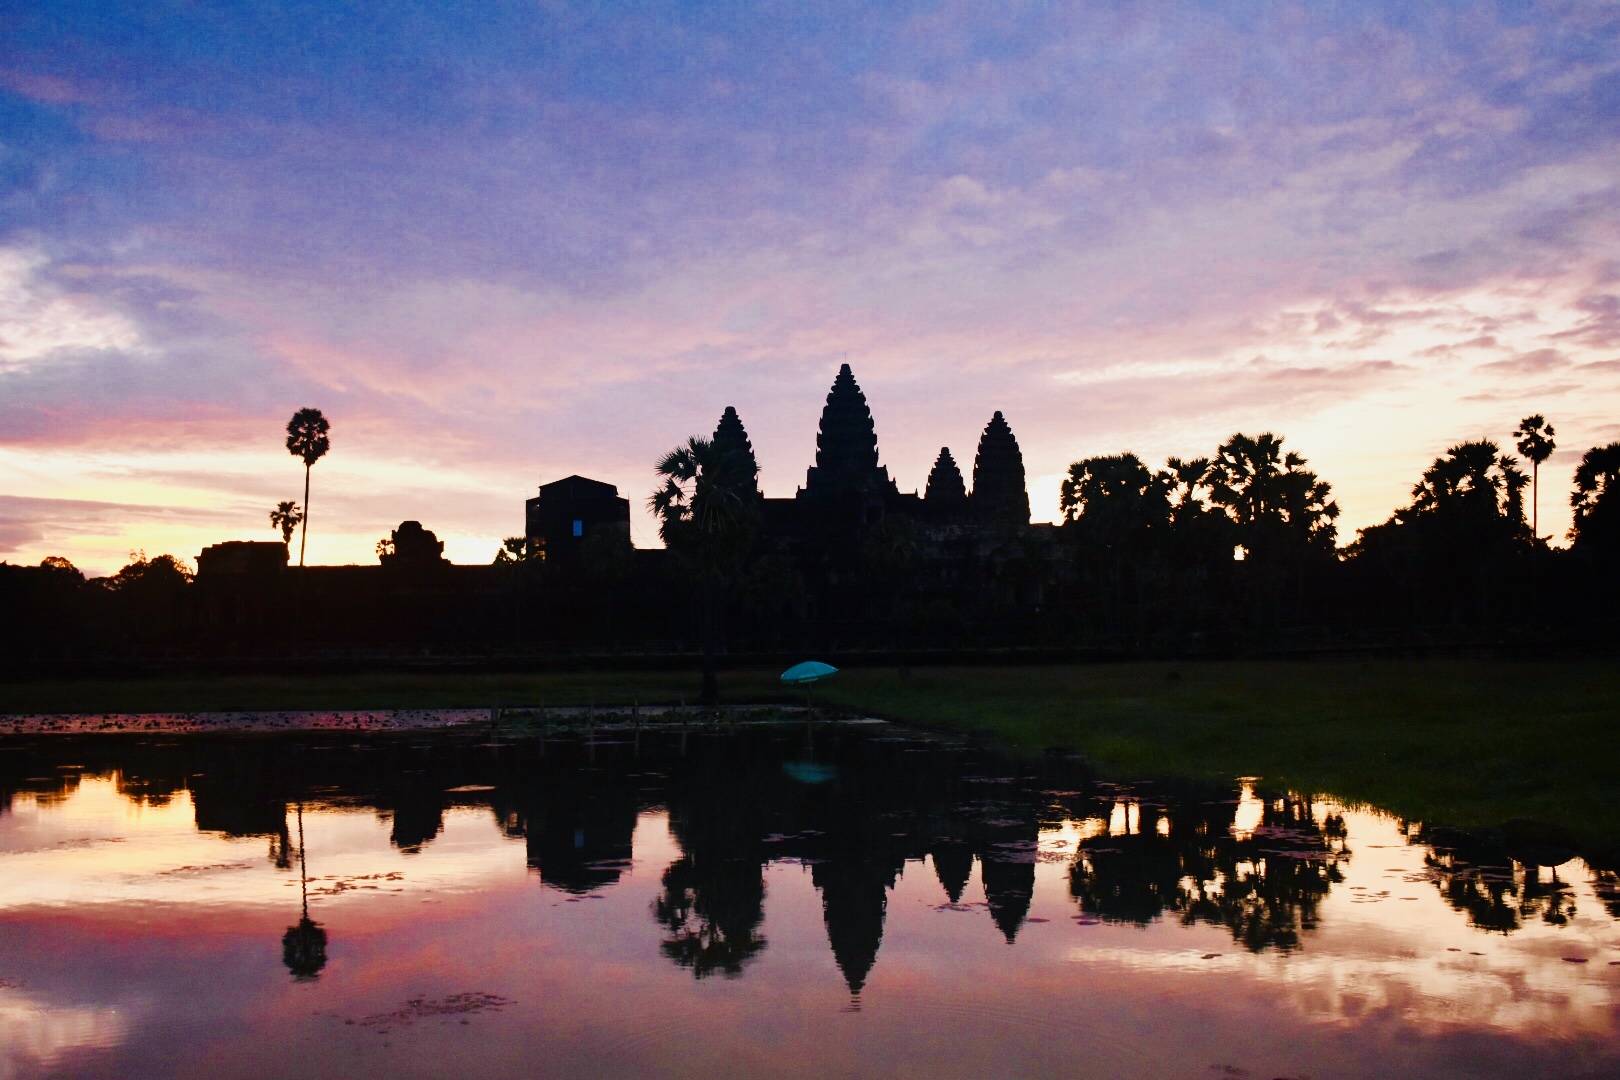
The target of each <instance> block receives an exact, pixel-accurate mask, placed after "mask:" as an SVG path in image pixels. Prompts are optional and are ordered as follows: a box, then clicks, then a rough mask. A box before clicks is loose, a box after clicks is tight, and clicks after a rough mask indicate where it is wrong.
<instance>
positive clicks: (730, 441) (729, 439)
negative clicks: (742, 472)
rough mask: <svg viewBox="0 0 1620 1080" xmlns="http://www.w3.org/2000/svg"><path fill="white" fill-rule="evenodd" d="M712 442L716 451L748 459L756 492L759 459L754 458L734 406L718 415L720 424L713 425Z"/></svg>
mask: <svg viewBox="0 0 1620 1080" xmlns="http://www.w3.org/2000/svg"><path fill="white" fill-rule="evenodd" d="M712 441H713V443H714V446H715V448H716V449H730V450H733V451H735V452H737V453H739V454H743V455H745V456H746V457H747V458H748V463H749V466H750V467H751V469H752V472H753V475H754V477H755V478H756V479H755V485H754V486H755V489H756V490H757V489H758V487H759V484H758V477H759V459H757V458H756V457H754V444H753V443H752V442H750V441H749V440H748V429H747V428H745V427H743V422H742V417H740V416H738V415H737V409H736V407H735V406H732V405H727V406H726V411H725V412H723V413H721V414H720V423H718V424H716V425H715V428H714V439H713V440H712Z"/></svg>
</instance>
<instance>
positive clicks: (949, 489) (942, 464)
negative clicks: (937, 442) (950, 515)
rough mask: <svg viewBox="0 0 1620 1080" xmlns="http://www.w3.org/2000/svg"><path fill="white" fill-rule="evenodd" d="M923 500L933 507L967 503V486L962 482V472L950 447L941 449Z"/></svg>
mask: <svg viewBox="0 0 1620 1080" xmlns="http://www.w3.org/2000/svg"><path fill="white" fill-rule="evenodd" d="M923 498H924V499H926V500H927V501H928V503H929V505H931V506H932V505H939V506H947V505H954V504H956V503H965V502H967V485H966V484H964V483H963V482H962V470H961V469H959V468H957V467H956V459H955V458H953V457H952V456H951V449H950V447H948V446H942V447H940V448H939V457H937V458H935V459H934V467H933V469H932V470H931V471H930V472H929V473H928V487H927V488H925V489H924V490H923Z"/></svg>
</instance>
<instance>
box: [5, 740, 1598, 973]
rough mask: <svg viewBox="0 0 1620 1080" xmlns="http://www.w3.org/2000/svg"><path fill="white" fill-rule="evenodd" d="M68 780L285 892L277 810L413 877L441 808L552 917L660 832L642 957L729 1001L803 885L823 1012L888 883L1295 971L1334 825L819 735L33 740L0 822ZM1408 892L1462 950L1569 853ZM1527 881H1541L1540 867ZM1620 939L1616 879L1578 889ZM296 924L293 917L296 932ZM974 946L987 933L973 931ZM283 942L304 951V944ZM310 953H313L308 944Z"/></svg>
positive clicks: (1340, 859)
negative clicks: (1462, 925)
mask: <svg viewBox="0 0 1620 1080" xmlns="http://www.w3.org/2000/svg"><path fill="white" fill-rule="evenodd" d="M84 776H110V777H113V778H114V779H115V780H116V785H117V790H118V792H119V793H121V795H122V796H123V797H124V798H126V799H129V800H131V801H133V802H138V803H143V804H148V805H164V804H167V803H169V802H170V801H172V800H173V799H174V798H175V797H176V796H177V795H179V794H181V793H185V794H186V795H188V796H189V799H190V802H191V804H192V807H193V811H194V814H195V824H196V827H197V828H198V829H199V830H202V831H208V832H216V833H220V834H222V835H226V836H230V837H252V838H260V839H262V840H264V841H265V844H266V854H267V857H268V858H269V859H270V860H271V862H272V863H274V865H276V866H277V867H278V868H280V869H282V870H284V871H286V872H288V873H297V872H298V870H299V866H298V859H297V858H296V856H297V854H298V852H299V851H300V850H301V848H300V845H299V844H298V841H297V835H296V832H293V833H291V834H290V833H289V826H290V822H292V821H294V820H296V815H295V810H296V807H297V805H298V804H299V803H300V802H305V803H311V804H313V805H316V806H318V807H324V808H326V809H328V810H330V809H332V808H334V807H343V808H348V809H352V810H359V811H369V812H371V813H374V814H376V815H377V816H378V817H379V818H380V819H382V820H383V821H384V822H385V823H386V827H387V830H388V836H389V839H390V841H391V843H392V844H393V845H394V846H395V847H396V848H398V849H399V850H400V851H402V852H407V853H411V852H415V853H420V854H425V853H427V852H429V851H430V850H431V848H432V845H433V844H434V842H435V840H436V838H437V837H438V836H439V835H440V833H441V832H442V829H443V827H444V822H445V820H446V815H447V813H448V812H449V811H450V810H452V809H453V808H456V807H472V808H478V809H480V810H481V811H482V812H485V813H487V814H488V815H489V816H490V818H491V820H492V823H493V825H494V826H495V828H496V829H497V830H498V831H499V833H500V834H502V835H504V836H506V837H509V838H511V839H512V840H513V841H514V842H520V843H522V844H523V846H524V853H525V862H526V863H527V865H528V867H529V868H530V872H531V873H532V874H533V875H534V876H535V878H536V879H537V881H538V883H539V885H540V886H541V887H542V888H545V889H555V890H559V891H561V892H564V893H567V894H568V895H570V896H585V895H589V894H593V893H598V892H601V891H602V890H606V889H612V888H615V887H619V886H620V883H621V880H622V879H623V877H624V875H625V873H626V871H627V870H628V868H629V867H630V865H631V855H632V841H633V837H634V833H635V830H636V827H637V821H638V817H639V816H640V815H643V814H645V813H646V812H647V811H649V810H655V809H658V810H664V811H667V820H668V826H669V833H670V837H671V839H672V840H673V843H674V846H675V854H674V856H673V857H672V858H671V859H670V860H669V861H668V863H667V865H666V866H664V867H663V869H662V871H661V873H660V875H659V877H658V881H657V888H656V892H655V894H654V895H653V896H652V897H651V898H650V899H649V902H648V906H647V909H646V910H647V912H648V915H649V916H650V918H652V919H653V920H655V921H656V923H657V924H658V926H659V927H660V930H661V943H660V946H659V948H660V950H661V952H662V954H663V955H664V956H665V957H667V958H668V959H669V960H670V961H671V962H672V963H674V964H677V965H679V966H680V967H682V968H684V969H686V970H688V971H690V972H691V973H692V974H693V975H694V976H695V977H697V978H706V977H709V976H721V977H736V976H740V975H743V974H745V973H746V972H747V970H748V968H749V965H750V964H751V963H752V962H753V961H754V960H755V959H757V958H758V957H760V956H761V955H763V954H764V953H765V952H766V951H767V950H768V948H769V941H768V940H767V937H766V935H765V934H764V932H763V927H764V921H765V905H766V898H767V882H768V877H769V875H768V873H767V871H768V869H769V867H770V866H771V865H772V864H774V863H784V862H785V863H799V864H803V865H805V866H807V867H808V869H809V875H808V876H809V880H810V884H811V886H812V887H813V889H814V890H815V892H816V894H817V895H818V896H819V900H820V908H821V916H822V921H823V924H824V928H825V933H826V941H827V945H828V948H829V950H830V953H831V957H832V959H833V961H834V962H835V964H836V966H837V968H838V970H839V972H840V973H841V975H842V978H843V980H844V983H845V985H846V987H847V989H848V990H849V991H850V992H851V993H852V994H857V995H858V994H860V993H862V992H863V991H864V990H866V989H867V988H868V987H869V986H870V985H871V980H872V978H873V973H874V972H875V971H876V970H878V968H879V966H880V965H879V957H880V954H881V950H882V944H883V937H884V933H885V929H886V924H887V920H888V918H889V914H890V904H891V898H892V895H893V892H894V890H895V888H896V886H897V884H898V883H899V881H900V880H901V879H902V878H903V876H904V875H905V874H906V873H907V872H908V871H911V872H913V873H915V872H918V871H920V872H922V873H925V874H928V875H929V880H930V883H931V886H932V882H933V881H936V880H937V889H938V892H937V894H936V895H937V902H938V905H940V906H957V907H969V908H970V909H971V910H979V909H981V908H982V912H983V914H982V915H981V916H978V917H987V919H988V921H989V923H991V924H993V930H992V932H993V933H995V934H997V935H998V936H999V937H1000V938H1001V939H1002V940H1005V941H1006V942H1007V943H1009V945H1012V944H1016V943H1017V941H1018V938H1019V935H1020V933H1021V932H1022V929H1023V927H1024V925H1025V921H1026V919H1027V918H1028V916H1029V913H1030V910H1031V903H1032V899H1033V897H1034V893H1035V887H1036V880H1037V866H1038V863H1039V862H1042V861H1061V862H1062V863H1063V864H1064V867H1065V870H1066V878H1067V886H1068V893H1069V895H1070V897H1072V900H1073V902H1074V904H1075V909H1076V911H1077V913H1078V915H1079V916H1082V917H1089V918H1094V919H1097V920H1101V921H1105V922H1112V923H1118V924H1123V925H1138V926H1143V925H1147V924H1149V923H1152V922H1155V921H1157V920H1161V919H1173V920H1176V921H1178V922H1180V923H1182V924H1185V925H1210V926H1219V927H1222V928H1224V929H1225V930H1226V931H1227V932H1228V933H1229V934H1230V935H1231V937H1232V940H1233V941H1235V942H1237V943H1239V944H1241V945H1242V946H1244V947H1246V948H1248V949H1251V950H1255V951H1260V950H1268V949H1283V950H1289V949H1296V948H1303V947H1308V943H1309V935H1310V934H1311V932H1312V930H1313V929H1314V928H1315V927H1316V925H1317V923H1318V921H1319V919H1320V910H1321V904H1322V901H1323V900H1324V898H1326V897H1327V896H1328V895H1329V894H1330V892H1332V890H1334V889H1335V888H1336V887H1338V886H1339V885H1341V883H1342V882H1343V868H1344V864H1345V861H1346V860H1348V859H1350V858H1351V852H1350V851H1349V850H1348V848H1347V844H1346V839H1345V829H1344V823H1343V821H1342V820H1341V819H1340V818H1338V817H1337V816H1336V814H1335V813H1334V812H1332V811H1331V809H1330V808H1329V807H1327V806H1324V805H1323V804H1321V803H1317V802H1313V801H1311V800H1308V799H1304V798H1300V797H1291V796H1284V795H1281V794H1277V793H1264V792H1261V793H1255V792H1252V791H1250V790H1248V789H1245V790H1244V792H1243V793H1242V796H1241V806H1240V799H1239V797H1237V793H1235V792H1232V791H1230V790H1227V791H1222V790H1217V789H1211V788H1208V787H1199V786H1192V785H1174V784H1162V785H1144V784H1138V785H1134V786H1132V787H1128V788H1126V787H1116V786H1112V785H1108V784H1103V783H1100V782H1097V781H1095V780H1093V779H1092V778H1091V777H1089V776H1087V775H1085V773H1084V772H1083V771H1081V770H1079V769H1078V767H1077V766H1075V765H1074V764H1073V763H1071V762H1067V761H1064V760H1061V759H1056V758H1051V759H1046V760H1040V761H1023V762H1008V761H1003V760H1000V759H997V758H995V757H993V756H991V755H988V754H985V753H982V752H979V751H976V750H973V749H971V748H969V747H966V746H962V745H957V744H951V743H946V742H942V741H935V740H925V739H913V738H908V737H903V736H900V735H896V734H894V733H892V732H891V733H886V732H881V731H880V732H868V731H862V730H859V729H854V728H844V727H839V726H836V725H826V726H824V727H822V728H820V729H818V730H816V731H815V732H814V733H813V734H812V735H811V737H810V738H808V739H807V738H806V737H805V731H804V729H803V728H802V727H795V728H791V729H786V730H778V729H771V730H764V731H759V732H751V733H736V734H727V733H722V732H719V731H710V730H694V731H693V732H691V733H690V737H680V736H676V735H674V734H665V733H656V732H647V733H646V734H644V736H643V737H641V738H639V739H635V740H631V739H625V740H623V741H618V742H606V741H604V742H599V743H597V744H596V745H594V746H591V745H587V744H585V743H582V742H580V741H578V740H569V739H555V738H553V739H551V740H548V741H547V742H545V743H544V744H541V743H539V742H538V741H536V740H534V739H514V740H509V741H495V742H491V741H490V740H489V738H488V736H487V735H486V734H479V735H477V736H473V735H454V734H447V735H443V736H434V737H422V736H412V737H408V738H407V737H360V736H330V737H309V738H300V739H285V740H263V739H254V740H250V739H230V738H219V739H191V740H185V741H179V742H169V743H165V744H160V743H157V742H148V741H144V740H139V739H121V740H107V739H95V738H68V737H57V738H55V739H48V740H35V741H32V742H26V741H25V742H22V743H19V744H16V745H13V746H12V747H11V748H10V752H8V753H6V754H0V812H4V811H5V809H6V808H7V807H8V806H9V805H10V802H11V800H12V799H13V798H16V797H18V796H19V795H27V796H29V797H32V798H35V799H38V800H41V801H42V802H45V803H47V804H48V803H50V802H51V801H53V800H61V799H63V798H65V797H67V796H68V795H69V794H71V793H72V792H73V791H74V790H75V788H76V786H77V785H78V784H79V781H80V778H81V777H84ZM1408 835H1409V839H1410V840H1411V842H1413V843H1415V844H1421V845H1424V847H1425V850H1426V864H1425V865H1426V869H1427V877H1428V878H1429V880H1431V881H1432V882H1433V887H1434V888H1436V889H1437V890H1438V891H1439V893H1440V895H1441V896H1443V897H1444V898H1445V899H1446V900H1447V901H1448V902H1449V903H1450V904H1452V905H1453V906H1454V907H1456V908H1457V909H1458V910H1459V911H1462V912H1465V913H1466V914H1467V916H1468V919H1469V920H1470V921H1471V922H1472V923H1473V924H1474V925H1476V926H1479V927H1482V928H1485V929H1489V930H1494V931H1500V932H1504V933H1506V932H1512V931H1514V930H1516V929H1518V928H1519V927H1521V926H1523V925H1524V924H1525V923H1526V922H1527V921H1529V920H1538V921H1541V922H1545V923H1551V924H1554V925H1557V924H1560V923H1561V922H1564V921H1567V920H1568V919H1570V918H1571V916H1572V915H1573V904H1572V901H1571V899H1570V897H1571V895H1572V893H1571V890H1570V889H1569V887H1568V882H1566V881H1563V880H1560V877H1559V873H1560V871H1559V870H1558V869H1557V868H1556V867H1557V865H1558V863H1560V862H1562V861H1563V859H1564V858H1565V857H1567V853H1560V852H1557V851H1551V850H1541V849H1534V850H1533V849H1529V848H1518V849H1515V848H1512V847H1504V846H1503V845H1501V844H1493V843H1485V842H1482V841H1478V840H1476V839H1471V838H1468V837H1465V836H1463V835H1461V834H1453V833H1447V832H1443V831H1441V830H1434V829H1427V830H1426V829H1423V828H1422V827H1421V826H1413V827H1411V828H1410V829H1409V831H1408ZM1538 860H1539V862H1538ZM1593 873H1594V874H1595V875H1596V878H1595V882H1594V884H1595V886H1596V888H1597V895H1598V897H1599V900H1600V902H1602V903H1603V904H1605V905H1606V906H1607V908H1608V911H1609V913H1610V914H1612V915H1613V916H1615V917H1617V918H1620V878H1617V877H1616V875H1615V873H1614V871H1613V870H1612V869H1604V868H1598V869H1597V870H1595V871H1593ZM305 920H309V921H311V922H312V923H313V920H310V915H309V912H308V911H307V910H306V911H305V913H304V916H303V919H301V920H300V923H299V925H300V926H302V925H303V923H304V921H305ZM986 928H987V929H990V928H989V927H986ZM306 939H307V940H306ZM315 944H316V942H315V939H314V934H313V933H310V932H307V933H306V934H305V935H303V936H301V937H297V940H293V939H292V938H289V939H288V940H287V941H285V942H284V943H283V945H284V951H285V956H284V959H286V960H287V962H288V964H289V967H291V968H293V969H294V970H295V971H301V970H310V971H318V970H319V964H318V963H317V962H316V961H317V960H321V961H322V962H324V952H323V951H322V950H320V949H316V948H315ZM323 948H324V945H323Z"/></svg>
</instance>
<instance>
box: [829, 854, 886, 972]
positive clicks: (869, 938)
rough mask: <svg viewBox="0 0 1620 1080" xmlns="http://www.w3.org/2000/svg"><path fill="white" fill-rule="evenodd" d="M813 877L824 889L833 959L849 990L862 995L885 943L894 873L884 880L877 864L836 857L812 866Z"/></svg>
mask: <svg viewBox="0 0 1620 1080" xmlns="http://www.w3.org/2000/svg"><path fill="white" fill-rule="evenodd" d="M810 880H811V882H812V883H813V884H814V885H815V886H816V888H818V889H820V890H821V909H822V916H823V917H824V918H825V919H826V922H827V942H828V944H830V945H831V946H832V951H833V959H834V961H836V962H837V964H838V970H839V971H841V972H843V973H844V982H846V983H847V984H848V985H849V992H850V993H851V994H854V995H859V994H860V992H861V988H862V987H863V986H865V985H866V976H867V974H868V973H869V972H870V971H871V970H872V965H873V964H875V963H876V962H877V952H878V946H879V945H881V944H882V943H883V917H884V914H885V913H886V911H887V910H888V904H889V895H888V887H889V885H891V884H892V883H893V876H892V875H890V877H889V879H888V880H884V877H883V876H882V875H881V872H879V871H878V870H877V868H875V867H872V866H869V865H866V864H864V863H862V862H858V861H846V860H843V859H838V858H836V857H835V858H834V859H832V860H831V861H829V862H823V863H817V864H816V865H815V866H813V867H811V870H810Z"/></svg>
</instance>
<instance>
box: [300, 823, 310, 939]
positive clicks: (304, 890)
mask: <svg viewBox="0 0 1620 1080" xmlns="http://www.w3.org/2000/svg"><path fill="white" fill-rule="evenodd" d="M298 891H299V895H300V896H301V897H302V898H303V901H304V921H305V922H308V921H309V864H308V863H306V862H305V861H304V800H302V799H299V800H298Z"/></svg>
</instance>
